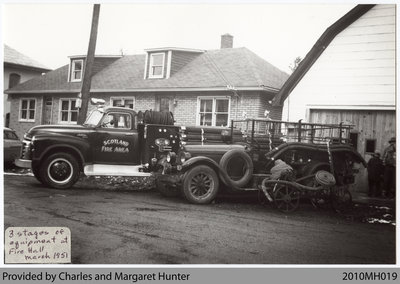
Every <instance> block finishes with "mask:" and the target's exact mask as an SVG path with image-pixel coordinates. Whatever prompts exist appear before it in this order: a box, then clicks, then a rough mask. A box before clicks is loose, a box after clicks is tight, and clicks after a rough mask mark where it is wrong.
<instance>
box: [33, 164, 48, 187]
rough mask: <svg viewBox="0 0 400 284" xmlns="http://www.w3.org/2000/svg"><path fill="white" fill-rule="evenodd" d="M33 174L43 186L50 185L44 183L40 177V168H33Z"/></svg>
mask: <svg viewBox="0 0 400 284" xmlns="http://www.w3.org/2000/svg"><path fill="white" fill-rule="evenodd" d="M32 173H33V175H34V176H35V178H36V179H37V180H38V181H39V182H40V183H41V184H43V185H45V186H48V184H46V183H44V182H43V180H42V178H41V177H40V167H37V166H32Z"/></svg>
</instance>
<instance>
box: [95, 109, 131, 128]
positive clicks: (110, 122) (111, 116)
mask: <svg viewBox="0 0 400 284" xmlns="http://www.w3.org/2000/svg"><path fill="white" fill-rule="evenodd" d="M131 122H132V120H131V116H130V114H129V113H108V114H107V115H105V116H104V118H103V121H102V122H101V127H103V128H118V129H131V127H132V123H131Z"/></svg>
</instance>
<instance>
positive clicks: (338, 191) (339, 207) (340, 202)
mask: <svg viewBox="0 0 400 284" xmlns="http://www.w3.org/2000/svg"><path fill="white" fill-rule="evenodd" d="M331 190H332V207H333V210H335V211H336V212H337V213H346V212H349V211H350V210H351V209H352V208H353V200H352V197H351V193H350V191H349V189H348V188H347V186H341V187H334V188H332V189H331Z"/></svg>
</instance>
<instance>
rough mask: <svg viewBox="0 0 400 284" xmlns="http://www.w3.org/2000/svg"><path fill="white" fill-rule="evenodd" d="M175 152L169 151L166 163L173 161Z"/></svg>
mask: <svg viewBox="0 0 400 284" xmlns="http://www.w3.org/2000/svg"><path fill="white" fill-rule="evenodd" d="M175 160H176V154H175V153H174V152H169V153H168V155H167V162H168V163H175Z"/></svg>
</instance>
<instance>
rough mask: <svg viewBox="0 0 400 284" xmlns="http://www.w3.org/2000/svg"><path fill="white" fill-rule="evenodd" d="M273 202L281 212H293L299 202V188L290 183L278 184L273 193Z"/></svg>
mask: <svg viewBox="0 0 400 284" xmlns="http://www.w3.org/2000/svg"><path fill="white" fill-rule="evenodd" d="M274 203H275V206H276V208H278V210H280V211H282V212H285V213H287V212H293V211H295V210H296V209H297V208H298V207H299V204H300V190H298V189H297V188H295V187H293V186H290V185H278V187H277V188H276V190H275V193H274Z"/></svg>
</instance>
